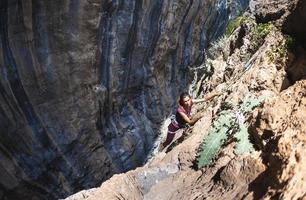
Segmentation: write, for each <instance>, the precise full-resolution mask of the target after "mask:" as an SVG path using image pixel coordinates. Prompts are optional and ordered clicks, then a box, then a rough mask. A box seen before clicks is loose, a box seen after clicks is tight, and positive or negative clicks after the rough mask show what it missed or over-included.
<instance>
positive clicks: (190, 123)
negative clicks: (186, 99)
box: [178, 112, 202, 125]
mask: <svg viewBox="0 0 306 200" xmlns="http://www.w3.org/2000/svg"><path fill="white" fill-rule="evenodd" d="M178 113H179V115H181V116H182V118H183V119H184V120H185V122H186V123H187V124H189V125H194V124H195V123H196V122H197V121H198V120H199V119H200V118H201V117H202V115H198V116H196V117H194V118H192V119H190V118H189V117H188V116H187V115H186V114H185V113H183V112H178Z"/></svg>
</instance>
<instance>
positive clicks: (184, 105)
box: [159, 92, 221, 151]
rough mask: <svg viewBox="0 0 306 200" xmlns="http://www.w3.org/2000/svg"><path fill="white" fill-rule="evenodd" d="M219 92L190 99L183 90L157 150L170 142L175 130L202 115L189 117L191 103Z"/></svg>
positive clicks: (203, 99)
mask: <svg viewBox="0 0 306 200" xmlns="http://www.w3.org/2000/svg"><path fill="white" fill-rule="evenodd" d="M220 94H221V93H212V94H210V95H206V96H205V97H204V98H201V99H191V97H190V95H189V94H188V93H186V92H183V93H182V94H181V95H180V98H179V105H178V108H177V109H176V112H175V116H173V117H172V119H171V123H170V124H169V126H168V132H167V138H166V140H165V141H164V142H163V143H161V144H160V147H159V150H160V151H162V150H163V149H164V148H165V147H166V146H168V145H169V144H170V143H171V142H172V140H173V138H174V136H175V134H176V132H177V131H178V130H179V129H180V128H184V127H186V126H188V125H194V124H195V123H196V122H197V121H198V120H199V119H200V118H201V117H202V115H201V114H198V115H196V116H194V117H191V109H192V105H193V103H200V102H204V101H207V100H209V99H211V98H213V97H215V96H217V95H220Z"/></svg>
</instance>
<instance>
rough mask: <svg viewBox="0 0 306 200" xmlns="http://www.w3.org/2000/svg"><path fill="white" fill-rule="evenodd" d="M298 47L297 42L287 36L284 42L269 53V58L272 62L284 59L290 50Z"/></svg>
mask: <svg viewBox="0 0 306 200" xmlns="http://www.w3.org/2000/svg"><path fill="white" fill-rule="evenodd" d="M295 45H296V40H295V39H294V38H292V37H291V36H290V35H286V36H285V37H284V40H282V41H281V42H280V43H278V44H276V45H274V46H273V47H272V50H271V51H268V52H267V54H268V57H269V59H270V60H271V61H274V60H275V59H276V58H277V57H280V58H283V57H285V56H286V55H287V52H288V50H289V49H292V48H293V47H294V46H295Z"/></svg>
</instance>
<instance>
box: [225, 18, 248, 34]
mask: <svg viewBox="0 0 306 200" xmlns="http://www.w3.org/2000/svg"><path fill="white" fill-rule="evenodd" d="M250 21H252V19H251V18H250V17H246V16H238V17H236V18H235V19H232V20H230V21H229V22H228V25H227V27H226V29H225V36H229V35H230V34H232V33H233V32H234V30H236V29H237V28H238V27H239V26H240V25H241V24H244V23H247V22H250Z"/></svg>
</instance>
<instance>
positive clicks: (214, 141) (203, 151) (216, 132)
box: [197, 112, 234, 168]
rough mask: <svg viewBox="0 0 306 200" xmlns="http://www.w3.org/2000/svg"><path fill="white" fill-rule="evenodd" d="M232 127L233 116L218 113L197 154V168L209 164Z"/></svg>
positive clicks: (226, 113) (227, 113)
mask: <svg viewBox="0 0 306 200" xmlns="http://www.w3.org/2000/svg"><path fill="white" fill-rule="evenodd" d="M233 125H234V115H232V114H231V113H229V112H222V113H220V116H219V118H218V119H217V120H216V121H215V122H214V124H213V126H212V127H211V128H210V130H209V131H208V134H207V137H206V138H205V139H204V142H203V143H202V145H201V147H200V151H199V152H198V158H197V161H198V162H197V164H198V168H201V167H203V166H206V165H208V164H210V163H211V161H212V159H213V158H214V157H215V155H216V154H217V153H218V151H219V150H220V148H221V146H222V144H223V142H224V141H225V140H226V139H227V137H228V131H229V130H230V129H231V127H232V126H233Z"/></svg>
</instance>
